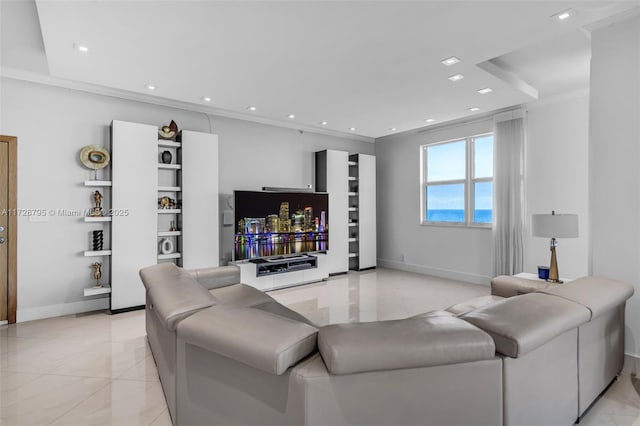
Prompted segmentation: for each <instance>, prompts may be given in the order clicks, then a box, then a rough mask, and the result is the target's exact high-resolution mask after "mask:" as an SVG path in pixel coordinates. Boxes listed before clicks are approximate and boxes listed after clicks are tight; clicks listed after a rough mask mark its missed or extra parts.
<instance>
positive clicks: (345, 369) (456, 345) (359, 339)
mask: <svg viewBox="0 0 640 426" xmlns="http://www.w3.org/2000/svg"><path fill="white" fill-rule="evenodd" d="M318 347H319V349H320V354H321V355H322V358H323V360H324V362H325V364H326V365H327V369H328V370H329V371H330V372H331V373H332V374H352V373H359V372H365V371H378V370H393V369H401V368H419V367H430V366H435V365H444V364H456V363H463V362H471V361H477V360H485V359H492V358H493V357H494V356H495V346H494V343H493V340H492V339H491V337H490V336H489V335H488V334H487V333H485V332H484V331H482V330H480V329H479V328H477V327H475V326H473V325H471V324H469V323H467V322H465V321H462V320H461V319H458V318H455V317H450V316H434V317H428V316H421V317H413V318H407V319H403V320H394V321H377V322H367V323H354V324H335V325H328V326H325V327H322V328H321V329H320V331H319V332H318Z"/></svg>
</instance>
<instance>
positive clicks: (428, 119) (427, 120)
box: [424, 118, 436, 123]
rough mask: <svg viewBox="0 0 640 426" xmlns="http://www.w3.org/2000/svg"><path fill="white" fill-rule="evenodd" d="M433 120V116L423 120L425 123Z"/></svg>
mask: <svg viewBox="0 0 640 426" xmlns="http://www.w3.org/2000/svg"><path fill="white" fill-rule="evenodd" d="M434 121H436V120H435V119H434V118H427V119H426V120H424V122H425V123H433V122H434Z"/></svg>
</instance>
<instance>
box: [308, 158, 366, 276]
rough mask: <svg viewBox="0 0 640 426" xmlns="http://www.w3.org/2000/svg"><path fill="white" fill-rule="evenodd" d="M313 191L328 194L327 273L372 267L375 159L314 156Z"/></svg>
mask: <svg viewBox="0 0 640 426" xmlns="http://www.w3.org/2000/svg"><path fill="white" fill-rule="evenodd" d="M316 189H317V190H318V191H321V192H328V193H329V250H328V252H327V264H328V265H329V272H330V273H331V274H337V273H342V272H346V271H347V270H362V269H369V268H374V267H375V266H376V223H375V222H376V206H375V204H376V198H375V191H376V171H375V157H374V156H372V155H365V154H351V155H350V154H349V153H348V152H345V151H334V150H325V151H320V152H316Z"/></svg>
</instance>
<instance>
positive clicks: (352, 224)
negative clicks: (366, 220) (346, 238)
mask: <svg viewBox="0 0 640 426" xmlns="http://www.w3.org/2000/svg"><path fill="white" fill-rule="evenodd" d="M352 226H358V222H349V227H352Z"/></svg>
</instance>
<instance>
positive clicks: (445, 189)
mask: <svg viewBox="0 0 640 426" xmlns="http://www.w3.org/2000/svg"><path fill="white" fill-rule="evenodd" d="M420 154H421V156H420V158H421V167H422V169H421V170H422V185H421V187H422V189H421V194H420V196H421V200H422V201H421V203H420V204H421V213H420V215H421V216H420V217H421V218H422V219H421V222H422V223H423V224H454V225H468V226H485V227H486V226H490V225H491V223H492V222H493V135H492V134H482V135H475V136H469V137H466V138H460V139H455V140H450V141H444V142H439V143H434V144H428V145H423V146H422V147H421V153H420Z"/></svg>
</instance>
